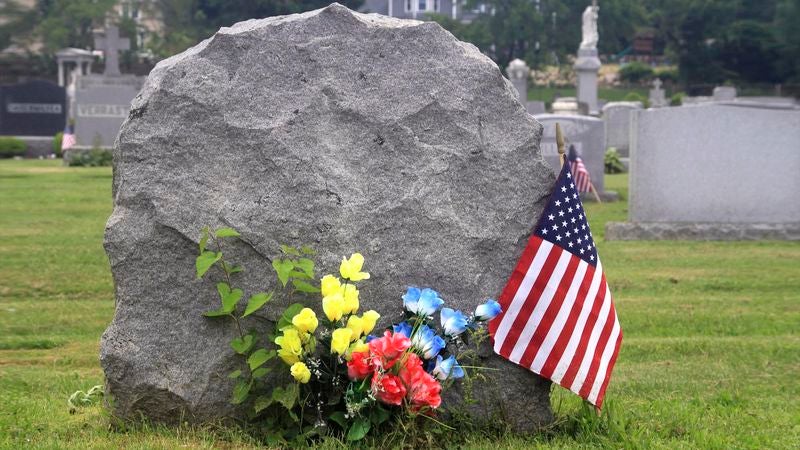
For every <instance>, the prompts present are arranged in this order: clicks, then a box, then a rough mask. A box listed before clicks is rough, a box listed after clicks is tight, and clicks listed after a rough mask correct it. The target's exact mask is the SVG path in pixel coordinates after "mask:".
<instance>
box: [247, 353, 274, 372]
mask: <svg viewBox="0 0 800 450" xmlns="http://www.w3.org/2000/svg"><path fill="white" fill-rule="evenodd" d="M269 360H270V357H269V352H267V349H264V348H260V349H258V350H256V351H255V352H253V354H252V355H250V357H249V358H247V364H248V365H249V366H250V370H256V369H257V368H259V367H261V366H262V365H263V364H264V363H265V362H267V361H269Z"/></svg>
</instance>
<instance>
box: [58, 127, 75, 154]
mask: <svg viewBox="0 0 800 450" xmlns="http://www.w3.org/2000/svg"><path fill="white" fill-rule="evenodd" d="M75 143H76V141H75V132H74V131H73V129H72V125H69V124H67V126H66V127H64V134H63V136H62V137H61V151H62V152H63V151H64V150H67V149H69V148H72V146H73V145H75Z"/></svg>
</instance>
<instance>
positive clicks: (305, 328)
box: [292, 308, 319, 333]
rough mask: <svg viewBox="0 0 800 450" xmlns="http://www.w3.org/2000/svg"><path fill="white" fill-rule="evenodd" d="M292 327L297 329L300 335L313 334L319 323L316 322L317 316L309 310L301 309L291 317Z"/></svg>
mask: <svg viewBox="0 0 800 450" xmlns="http://www.w3.org/2000/svg"><path fill="white" fill-rule="evenodd" d="M292 325H294V326H295V327H297V329H298V330H300V332H302V333H313V332H314V330H316V329H317V325H319V321H318V320H317V315H316V314H314V311H313V310H312V309H311V308H303V309H301V310H300V312H299V313H297V314H296V315H295V316H294V317H292Z"/></svg>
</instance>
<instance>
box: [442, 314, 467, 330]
mask: <svg viewBox="0 0 800 450" xmlns="http://www.w3.org/2000/svg"><path fill="white" fill-rule="evenodd" d="M441 320H442V328H444V334H446V335H447V336H450V337H456V336H458V335H459V334H461V333H463V332H464V331H465V330H466V329H467V318H466V317H465V316H464V313H462V312H461V311H453V310H452V309H450V308H442V317H441Z"/></svg>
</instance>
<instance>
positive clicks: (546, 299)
mask: <svg viewBox="0 0 800 450" xmlns="http://www.w3.org/2000/svg"><path fill="white" fill-rule="evenodd" d="M570 153H571V152H570ZM578 161H580V159H579V158H578ZM570 166H571V164H564V165H563V167H562V168H561V173H560V175H559V176H558V179H557V181H556V185H555V188H554V190H553V194H552V195H551V197H550V200H549V202H548V204H547V206H546V208H545V210H544V213H543V214H542V217H541V218H540V219H539V223H538V225H537V226H536V229H535V230H534V231H533V234H532V235H531V238H530V240H529V241H528V245H527V247H526V248H525V250H524V251H523V252H522V257H520V260H519V262H518V263H517V266H516V268H515V269H514V272H513V273H512V274H511V278H510V279H509V280H508V283H507V284H506V286H505V288H504V289H503V292H502V294H501V295H500V298H499V299H498V300H499V303H500V305H501V306H502V308H503V312H502V313H501V314H500V315H498V316H497V317H495V318H494V319H493V320H492V321H491V322H489V332H490V333H491V335H492V339H493V341H494V351H495V352H496V353H497V354H499V355H501V356H503V357H504V358H507V359H508V360H510V361H512V362H514V363H517V364H519V365H520V366H523V367H525V368H528V369H530V370H531V371H533V372H535V373H537V374H539V375H541V376H543V377H545V378H549V379H550V380H552V381H554V382H555V383H558V384H560V385H561V386H563V387H565V388H567V389H569V390H571V391H573V392H575V393H577V394H578V395H580V396H581V397H583V398H584V399H586V400H587V401H589V402H590V403H592V404H593V405H595V406H596V407H597V408H598V409H599V408H600V407H602V405H603V397H604V395H605V391H606V386H607V385H608V380H609V377H610V376H611V371H612V369H613V368H614V362H615V361H616V359H617V354H618V353H619V347H620V343H621V342H622V329H621V328H620V325H619V321H618V320H617V314H616V311H615V310H614V303H613V301H612V299H611V291H609V289H608V285H607V284H606V277H605V275H604V274H603V267H602V264H601V263H600V259H599V258H598V257H597V249H596V247H595V243H594V237H593V236H592V233H591V231H590V230H589V224H588V222H587V220H586V214H585V213H584V210H583V205H582V204H581V200H580V196H579V195H578V183H577V181H576V180H575V179H574V178H573V176H572V172H571V171H570ZM579 167H583V164H582V163H579ZM584 171H585V169H584ZM586 176H587V177H588V173H587V174H586ZM575 178H577V177H575Z"/></svg>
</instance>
